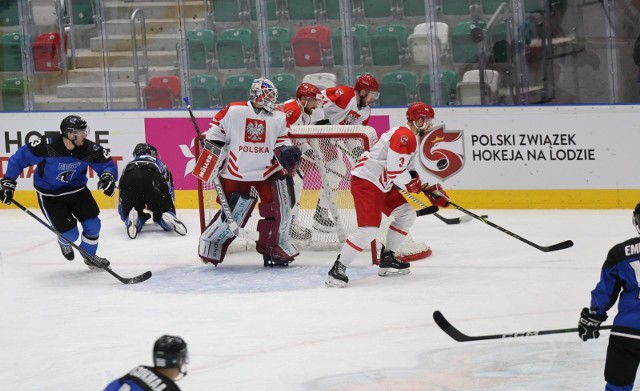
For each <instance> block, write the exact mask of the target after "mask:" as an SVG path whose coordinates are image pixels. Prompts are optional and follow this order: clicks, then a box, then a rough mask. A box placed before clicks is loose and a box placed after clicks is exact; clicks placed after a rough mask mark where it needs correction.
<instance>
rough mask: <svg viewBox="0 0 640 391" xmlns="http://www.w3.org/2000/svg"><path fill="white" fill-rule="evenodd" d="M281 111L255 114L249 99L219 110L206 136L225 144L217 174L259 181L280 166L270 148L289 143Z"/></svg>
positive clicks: (239, 179) (245, 180)
mask: <svg viewBox="0 0 640 391" xmlns="http://www.w3.org/2000/svg"><path fill="white" fill-rule="evenodd" d="M288 135H289V128H288V127H287V119H286V117H285V115H284V113H282V112H280V111H274V112H272V113H268V112H266V111H264V110H260V112H259V113H258V114H256V112H255V109H254V108H253V106H252V105H251V102H249V101H247V102H232V103H229V104H228V105H227V106H225V108H223V109H222V110H220V111H219V112H218V113H217V114H216V116H215V117H214V118H213V120H212V121H211V127H210V128H209V130H207V133H206V136H207V140H212V141H222V142H224V143H225V144H226V145H227V153H228V157H227V161H226V163H225V166H224V167H223V168H222V170H221V173H220V176H221V177H223V178H227V179H233V180H236V181H242V182H251V181H262V180H265V179H267V178H269V177H270V176H272V175H273V174H275V173H276V172H277V171H278V169H279V168H280V166H279V165H278V163H277V162H276V161H275V159H273V150H274V149H275V148H276V147H280V146H283V145H292V143H291V140H290V139H289V136H288Z"/></svg>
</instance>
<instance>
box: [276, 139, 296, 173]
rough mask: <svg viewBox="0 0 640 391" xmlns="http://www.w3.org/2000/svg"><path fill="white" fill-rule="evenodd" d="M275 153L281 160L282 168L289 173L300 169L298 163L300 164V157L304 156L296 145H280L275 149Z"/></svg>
mask: <svg viewBox="0 0 640 391" xmlns="http://www.w3.org/2000/svg"><path fill="white" fill-rule="evenodd" d="M274 154H275V155H276V158H277V159H278V161H279V162H280V165H281V166H282V168H284V169H285V170H287V172H288V173H290V174H294V173H295V172H296V170H297V169H298V165H300V159H301V157H302V152H301V151H300V148H298V147H296V146H295V145H292V146H287V145H285V146H282V147H278V148H276V149H275V150H274Z"/></svg>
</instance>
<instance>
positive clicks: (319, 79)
mask: <svg viewBox="0 0 640 391" xmlns="http://www.w3.org/2000/svg"><path fill="white" fill-rule="evenodd" d="M337 80H338V79H337V78H336V75H334V74H333V73H327V72H320V73H309V74H308V75H305V76H304V77H303V78H302V82H303V83H311V84H313V85H315V86H316V87H318V88H319V89H320V90H326V89H327V88H330V87H335V86H336V85H338V83H337Z"/></svg>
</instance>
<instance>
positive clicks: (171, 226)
mask: <svg viewBox="0 0 640 391" xmlns="http://www.w3.org/2000/svg"><path fill="white" fill-rule="evenodd" d="M160 225H161V226H162V228H163V229H164V230H166V231H170V230H173V231H175V233H177V234H178V235H182V236H184V235H186V234H187V227H185V225H184V224H182V221H180V220H178V218H177V217H176V215H175V214H173V213H172V212H164V213H163V214H162V220H161V223H160Z"/></svg>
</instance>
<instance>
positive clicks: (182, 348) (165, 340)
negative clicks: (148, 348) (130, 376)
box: [153, 335, 189, 375]
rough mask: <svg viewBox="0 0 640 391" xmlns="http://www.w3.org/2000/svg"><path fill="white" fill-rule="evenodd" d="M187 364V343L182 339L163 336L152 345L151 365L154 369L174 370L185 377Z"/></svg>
mask: <svg viewBox="0 0 640 391" xmlns="http://www.w3.org/2000/svg"><path fill="white" fill-rule="evenodd" d="M188 363H189V352H188V351H187V343H186V342H184V340H183V339H182V338H180V337H178V336H173V335H163V336H162V337H160V338H158V340H157V341H156V343H155V344H154V345H153V365H154V366H155V367H156V368H176V369H179V370H180V373H182V374H183V375H186V374H187V367H186V366H187V364H188Z"/></svg>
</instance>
